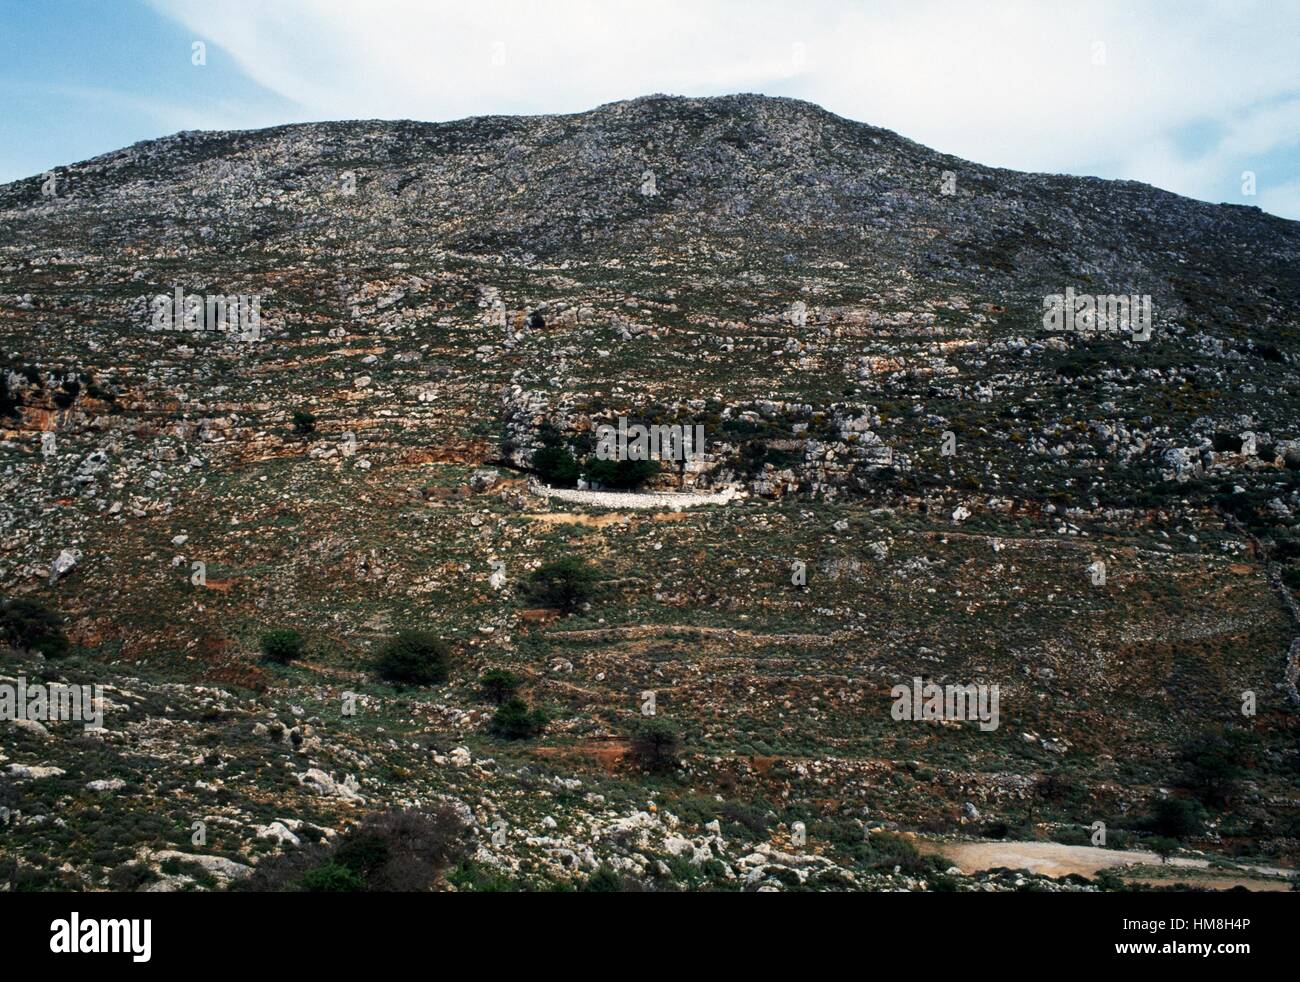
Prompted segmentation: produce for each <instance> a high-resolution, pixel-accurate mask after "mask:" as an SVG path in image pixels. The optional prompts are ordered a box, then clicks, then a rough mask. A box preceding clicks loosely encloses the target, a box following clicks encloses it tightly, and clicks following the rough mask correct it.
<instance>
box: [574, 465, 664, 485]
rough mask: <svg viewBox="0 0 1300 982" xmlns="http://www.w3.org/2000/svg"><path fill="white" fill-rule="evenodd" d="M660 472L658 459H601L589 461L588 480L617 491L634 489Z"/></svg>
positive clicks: (587, 468)
mask: <svg viewBox="0 0 1300 982" xmlns="http://www.w3.org/2000/svg"><path fill="white" fill-rule="evenodd" d="M658 473H659V461H657V460H601V459H599V458H596V459H593V460H590V461H588V462H587V467H586V476H587V480H588V481H591V482H593V483H595V484H599V485H600V486H601V487H604V488H613V489H614V490H615V491H632V490H634V489H636V488H639V487H640V486H641V485H643V484H645V483H646V481H649V480H650V479H651V478H653V477H654V476H655V475H656V474H658Z"/></svg>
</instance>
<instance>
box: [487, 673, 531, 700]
mask: <svg viewBox="0 0 1300 982" xmlns="http://www.w3.org/2000/svg"><path fill="white" fill-rule="evenodd" d="M522 684H523V679H521V678H520V677H519V676H518V675H516V674H515V673H514V672H508V671H506V670H505V669H504V668H490V669H488V670H487V671H486V672H484V673H483V675H482V677H480V678H479V680H478V685H479V691H480V692H482V693H483V695H484V697H485V698H487V699H488V700H489V701H491V702H494V703H496V704H497V705H498V706H499V705H501V704H502V703H503V702H505V701H506V700H507V699H509V698H510V697H511V696H513V695H514V694H515V693H516V692H518V691H519V686H520V685H522Z"/></svg>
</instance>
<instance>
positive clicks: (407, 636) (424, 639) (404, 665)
mask: <svg viewBox="0 0 1300 982" xmlns="http://www.w3.org/2000/svg"><path fill="white" fill-rule="evenodd" d="M375 670H376V671H378V673H379V676H380V677H381V678H383V679H385V680H386V681H389V682H396V683H397V684H399V685H437V684H438V683H440V682H445V681H447V676H448V675H449V674H450V672H451V649H450V648H449V647H448V645H447V643H446V642H445V641H443V640H442V639H441V638H439V637H437V636H436V635H434V634H431V633H429V632H428V631H402V632H401V633H400V634H398V635H397V636H396V637H394V638H390V639H389V640H388V641H386V642H385V643H384V645H383V647H381V648H380V649H379V656H378V658H377V659H376V660H375Z"/></svg>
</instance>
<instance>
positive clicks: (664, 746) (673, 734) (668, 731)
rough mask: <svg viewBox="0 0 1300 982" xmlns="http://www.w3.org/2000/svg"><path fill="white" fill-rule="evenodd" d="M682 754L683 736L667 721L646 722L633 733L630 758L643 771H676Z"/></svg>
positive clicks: (658, 772) (659, 772)
mask: <svg viewBox="0 0 1300 982" xmlns="http://www.w3.org/2000/svg"><path fill="white" fill-rule="evenodd" d="M680 753H681V736H680V735H679V734H678V732H677V728H676V727H675V726H673V725H672V724H671V723H669V722H666V721H665V720H660V719H649V720H646V721H645V722H643V723H642V724H641V725H640V726H638V727H637V728H636V730H635V731H633V733H632V741H631V748H630V749H629V756H630V757H631V758H632V760H633V761H634V762H635V763H636V764H637V766H639V767H640V768H641V769H642V770H646V771H650V772H652V773H656V774H662V773H667V772H668V771H672V770H676V768H677V766H678V764H679V763H680V761H679V760H678V759H677V758H678V755H679V754H680Z"/></svg>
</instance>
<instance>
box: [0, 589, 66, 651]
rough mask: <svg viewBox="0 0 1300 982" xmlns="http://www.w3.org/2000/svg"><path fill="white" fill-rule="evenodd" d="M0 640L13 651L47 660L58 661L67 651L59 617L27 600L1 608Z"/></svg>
mask: <svg viewBox="0 0 1300 982" xmlns="http://www.w3.org/2000/svg"><path fill="white" fill-rule="evenodd" d="M0 640H3V641H4V643H5V644H7V645H9V646H10V647H13V648H30V649H32V650H33V651H39V652H40V653H41V654H43V655H44V656H45V657H46V658H60V657H62V656H64V655H66V654H67V653H68V648H69V645H68V638H67V636H66V635H65V634H64V633H63V619H62V618H61V617H60V616H59V614H58V613H57V612H56V611H54V610H51V609H50V608H49V607H47V606H46V605H45V604H43V603H41V602H40V601H39V600H31V599H29V598H27V597H17V598H15V599H13V600H8V601H5V603H4V604H3V605H0Z"/></svg>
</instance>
